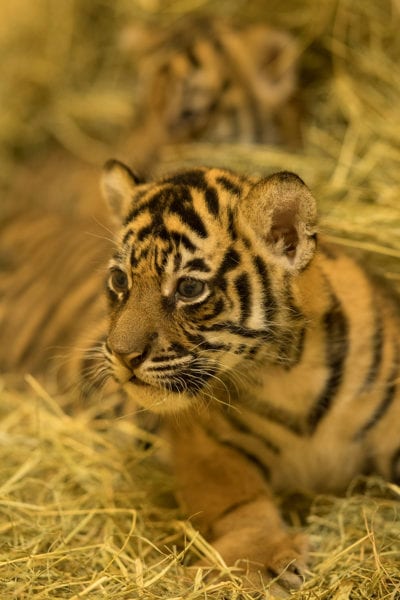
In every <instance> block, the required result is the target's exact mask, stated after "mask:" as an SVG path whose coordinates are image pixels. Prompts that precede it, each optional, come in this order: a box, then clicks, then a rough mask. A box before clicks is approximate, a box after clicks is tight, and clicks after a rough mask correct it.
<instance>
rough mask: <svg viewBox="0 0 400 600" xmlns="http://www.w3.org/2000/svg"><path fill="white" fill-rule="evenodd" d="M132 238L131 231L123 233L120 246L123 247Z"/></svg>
mask: <svg viewBox="0 0 400 600" xmlns="http://www.w3.org/2000/svg"><path fill="white" fill-rule="evenodd" d="M132 236H133V231H132V229H128V231H127V232H126V233H125V235H124V237H123V238H122V244H123V245H125V244H126V243H127V242H128V241H129V240H130V239H131V237H132Z"/></svg>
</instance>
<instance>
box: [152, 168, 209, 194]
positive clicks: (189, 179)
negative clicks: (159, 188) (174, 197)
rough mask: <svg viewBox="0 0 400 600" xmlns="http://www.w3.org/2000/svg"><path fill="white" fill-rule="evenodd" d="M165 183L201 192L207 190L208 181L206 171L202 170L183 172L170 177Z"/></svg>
mask: <svg viewBox="0 0 400 600" xmlns="http://www.w3.org/2000/svg"><path fill="white" fill-rule="evenodd" d="M163 183H170V184H172V185H180V186H187V187H194V188H197V189H200V190H205V189H206V188H207V181H206V178H205V176H204V171H201V170H200V169H192V170H189V171H181V172H180V173H175V175H170V176H169V177H166V178H165V179H164V180H163Z"/></svg>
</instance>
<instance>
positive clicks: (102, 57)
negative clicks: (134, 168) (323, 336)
mask: <svg viewBox="0 0 400 600" xmlns="http://www.w3.org/2000/svg"><path fill="white" fill-rule="evenodd" d="M266 4H267V6H266ZM193 9H196V10H201V11H207V12H208V13H210V12H211V13H213V12H214V13H215V12H217V13H219V14H221V13H222V14H229V15H231V16H238V17H240V18H241V19H248V20H254V19H255V20H260V19H265V20H269V21H272V22H273V23H275V24H278V25H281V26H284V27H288V28H289V29H291V30H292V31H293V32H294V33H295V34H296V35H297V36H298V39H299V42H300V47H301V48H302V50H303V51H304V54H303V58H302V62H303V65H304V72H303V75H302V79H301V81H302V84H301V87H302V89H303V101H304V105H305V107H306V124H305V127H304V138H305V145H304V151H302V152H300V153H296V154H293V153H287V152H285V151H283V150H276V149H274V148H267V147H257V148H254V147H249V146H243V145H242V146H240V145H221V146H218V147H215V146H210V145H208V144H206V143H202V144H197V145H182V146H180V147H169V148H167V149H166V150H165V152H164V155H163V168H165V169H169V168H173V167H176V166H177V165H181V164H194V163H200V162H201V163H203V162H207V163H210V162H211V161H212V162H213V163H214V164H225V165H228V166H231V167H234V168H238V169H241V170H245V171H247V172H251V173H253V172H254V173H268V172H271V171H273V170H276V169H282V168H283V169H291V170H294V171H297V172H298V173H299V174H300V175H301V176H302V177H303V178H304V179H305V180H306V181H307V182H308V183H309V185H310V186H311V187H312V189H313V191H314V192H315V194H316V196H317V197H318V198H319V200H320V205H321V209H322V216H323V219H322V223H321V228H322V229H323V230H325V232H326V233H328V234H330V235H331V236H333V237H334V238H335V240H336V241H338V242H339V243H344V244H347V245H349V246H352V247H355V248H356V249H360V250H362V251H364V252H366V256H367V257H368V261H369V262H371V261H372V262H374V263H375V265H376V267H377V268H378V269H380V270H381V272H382V273H383V274H384V275H385V276H386V277H388V278H390V279H393V280H394V281H397V280H399V279H400V269H399V266H398V265H399V260H398V259H399V255H400V210H399V200H398V196H399V188H400V114H399V106H400V71H399V69H398V62H399V58H400V36H399V35H398V31H399V25H400V23H399V20H400V19H399V15H400V7H399V3H398V2H396V1H395V0H393V1H392V2H390V1H389V0H382V1H376V0H366V1H365V2H358V3H355V2H354V0H326V1H325V2H317V1H316V0H286V2H284V3H282V2H281V1H279V2H278V1H277V0H271V1H270V2H268V3H265V2H262V1H261V0H259V1H257V0H248V1H247V2H244V1H243V0H232V1H229V2H228V1H227V0H225V1H223V2H206V1H202V0H191V1H190V2H189V1H187V0H185V1H184V2H183V1H182V0H118V1H116V2H114V3H110V2H106V1H105V0H93V1H92V2H90V3H88V2H85V1H84V0H74V1H71V2H56V0H36V1H35V2H28V0H3V2H2V8H1V10H2V17H3V18H2V20H1V22H0V51H1V56H2V79H1V87H0V96H1V106H2V110H1V113H0V158H1V160H2V175H1V185H2V186H3V188H5V189H6V188H9V187H10V186H11V182H12V181H13V179H14V178H15V173H16V172H17V171H16V169H17V168H20V167H19V165H20V164H21V162H23V161H27V160H28V159H30V157H31V156H39V157H40V156H42V155H43V156H45V153H46V152H50V151H52V149H53V148H57V147H63V148H65V149H67V150H68V151H69V152H71V153H72V154H73V155H74V156H76V157H77V158H78V159H79V160H82V161H83V160H87V161H88V162H91V163H92V164H95V165H97V164H99V163H100V162H102V160H103V159H104V158H107V157H108V153H109V147H110V146H112V144H113V143H114V141H115V140H116V139H117V138H118V135H119V134H120V133H121V130H123V129H124V128H126V127H129V126H130V124H131V122H132V119H133V117H134V114H135V110H136V103H135V97H136V96H135V77H134V75H135V60H134V58H132V57H129V56H126V55H125V54H124V53H123V51H122V49H121V47H120V46H119V45H118V39H119V34H120V32H121V31H122V30H123V28H124V27H125V25H126V24H127V23H130V22H132V21H135V22H136V23H137V22H138V21H139V22H140V21H144V22H146V23H150V24H154V23H155V24H157V25H158V26H161V25H164V24H167V25H168V24H170V23H173V21H174V20H175V19H177V18H179V17H180V16H181V14H182V13H183V12H187V11H189V10H193ZM19 383H20V382H19ZM25 385H26V386H27V388H28V391H23V392H21V391H18V390H17V387H16V386H15V385H11V384H10V383H7V385H6V383H4V384H3V386H2V388H1V403H0V416H1V424H0V453H1V471H0V472H1V476H0V514H1V517H0V532H1V536H0V598H1V599H4V600H9V599H10V598H18V599H30V598H35V599H51V600H56V599H58V598H67V599H69V600H78V599H80V598H87V599H96V600H97V599H101V598H107V599H108V600H122V599H124V600H133V599H136V598H147V599H149V600H156V599H157V600H158V599H160V600H161V599H163V600H164V599H166V600H178V599H182V600H183V599H185V600H186V599H188V600H195V599H199V600H200V599H202V600H204V599H212V600H216V599H220V600H222V599H232V600H233V599H239V598H243V599H245V598H250V596H249V594H248V592H246V591H244V589H243V585H244V584H243V581H241V580H240V579H238V578H237V576H236V573H235V571H234V570H228V569H226V567H225V566H224V565H223V563H222V562H221V559H220V557H218V556H217V555H215V553H214V551H213V550H212V548H211V547H210V546H209V545H208V544H207V543H206V542H205V540H203V539H202V538H201V536H199V534H198V533H197V532H196V531H195V530H194V529H193V528H192V526H191V525H190V523H188V522H187V521H185V520H184V519H183V517H182V515H181V514H180V513H179V510H178V509H177V508H176V507H175V506H174V504H173V501H172V494H171V489H172V486H173V482H172V481H171V480H170V478H169V477H168V475H167V474H166V473H164V472H163V471H162V470H161V469H160V467H159V466H157V463H156V462H155V461H154V459H153V457H152V454H151V451H149V450H144V449H143V448H144V447H145V444H143V443H141V442H146V441H148V439H144V438H146V436H145V435H144V434H143V433H141V432H140V431H138V430H137V428H136V427H135V425H134V424H133V423H132V422H131V421H130V420H129V419H110V418H109V417H107V415H108V414H110V412H111V409H112V406H110V405H107V406H106V405H105V404H104V403H101V402H100V404H99V405H98V406H91V407H88V408H87V410H86V411H84V412H82V413H81V414H79V415H77V416H74V417H71V416H68V415H67V414H64V412H63V411H62V409H61V408H60V407H59V405H58V404H57V402H56V400H55V399H53V398H51V397H50V396H48V394H47V393H46V392H45V390H43V389H42V388H41V387H40V385H39V384H38V383H37V382H36V381H35V380H33V379H32V378H29V377H28V378H27V380H26V382H25ZM135 439H136V440H138V441H137V442H134V440H135ZM152 441H153V442H154V443H155V445H156V446H157V444H159V443H160V442H159V441H158V440H152ZM399 497H400V490H399V488H398V487H396V486H395V485H389V484H384V483H382V482H380V481H376V480H372V481H371V480H368V481H359V482H355V483H354V486H353V488H352V490H350V491H349V494H348V495H347V496H346V497H344V498H331V497H323V498H316V499H303V500H302V501H301V502H300V501H299V500H298V499H297V500H296V501H295V500H293V499H292V500H286V501H285V503H284V508H285V511H286V513H287V515H288V519H289V520H291V521H292V522H293V523H294V525H296V526H303V527H304V528H305V530H306V531H307V532H308V534H309V536H310V539H311V563H310V571H309V573H308V576H307V581H306V583H305V585H304V588H303V589H302V591H300V592H298V593H295V594H293V595H292V596H291V597H292V598H294V599H300V598H301V599H303V600H316V599H327V600H328V599H329V600H361V599H363V600H367V599H368V600H378V599H379V600H383V599H385V600H395V599H397V598H399V597H400V516H399V506H400V505H399ZM305 500H306V504H307V505H308V510H307V511H306V514H307V515H308V516H307V517H306V522H305V524H304V523H303V521H302V520H301V518H300V514H302V507H303V504H304V501H305ZM198 555H207V556H209V557H210V558H211V559H212V560H213V561H214V562H215V564H216V565H218V568H219V569H220V572H221V574H222V575H223V577H222V580H223V582H221V580H218V579H216V580H211V581H208V582H207V583H205V582H204V581H203V580H202V579H201V577H200V574H199V573H196V572H191V573H189V571H188V569H187V568H186V567H185V565H186V564H188V563H189V562H190V560H191V559H192V558H193V557H195V556H198ZM266 597H268V592H266Z"/></svg>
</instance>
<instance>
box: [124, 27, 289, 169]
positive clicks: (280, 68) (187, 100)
mask: <svg viewBox="0 0 400 600" xmlns="http://www.w3.org/2000/svg"><path fill="white" fill-rule="evenodd" d="M121 46H122V47H123V48H124V49H125V51H126V52H127V53H132V54H133V55H134V56H135V58H136V60H137V63H138V87H139V90H140V89H141V100H140V102H139V105H138V117H139V121H138V122H139V123H140V125H139V127H138V130H137V131H135V133H134V135H133V139H132V143H131V144H130V145H129V142H128V146H127V147H128V148H130V149H131V153H130V155H129V160H132V159H133V163H134V164H135V165H138V164H141V162H140V161H141V160H142V156H141V153H143V151H144V155H145V156H146V155H149V156H151V154H152V149H153V152H156V151H157V148H158V147H159V146H160V144H162V143H171V142H172V143H173V142H176V141H178V142H179V141H189V140H205V141H207V142H212V141H215V142H244V143H264V144H283V145H285V146H287V147H290V148H292V149H294V148H297V147H298V146H299V145H300V144H301V126H300V120H301V119H300V112H301V111H300V108H299V107H300V103H299V99H298V90H297V77H298V59H299V49H298V47H297V44H296V43H295V41H294V39H293V37H292V36H291V35H290V34H289V33H287V32H284V31H282V30H278V29H274V28H272V27H270V26H268V25H265V24H252V25H246V26H242V27H239V26H234V25H232V24H231V23H229V22H227V21H223V20H218V19H215V18H214V19H207V18H197V19H195V18H193V17H192V18H184V19H182V20H181V21H178V22H177V23H176V24H175V25H174V26H172V27H169V28H166V29H160V28H159V29H156V28H154V27H148V28H143V27H141V26H138V27H131V28H129V29H127V30H126V31H125V32H124V33H123V35H122V36H121ZM139 132H140V135H139V137H137V136H138V133H139ZM140 136H142V143H143V144H144V148H143V147H140V146H139V148H138V146H137V140H138V139H140ZM154 141H155V142H156V143H155V144H154ZM136 159H137V160H136Z"/></svg>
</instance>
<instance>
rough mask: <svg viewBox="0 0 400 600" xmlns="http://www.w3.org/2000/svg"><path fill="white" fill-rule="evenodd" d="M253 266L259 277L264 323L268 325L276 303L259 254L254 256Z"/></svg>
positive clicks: (275, 308) (264, 265)
mask: <svg viewBox="0 0 400 600" xmlns="http://www.w3.org/2000/svg"><path fill="white" fill-rule="evenodd" d="M254 266H255V268H256V271H257V273H258V275H259V278H260V283H261V287H262V292H263V298H264V314H265V319H266V325H268V323H269V322H270V321H272V319H273V317H274V315H275V313H276V310H277V303H276V300H275V298H274V295H273V293H272V289H271V279H270V276H269V273H268V269H267V265H266V264H265V262H264V261H263V259H262V258H261V257H260V256H255V257H254Z"/></svg>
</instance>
